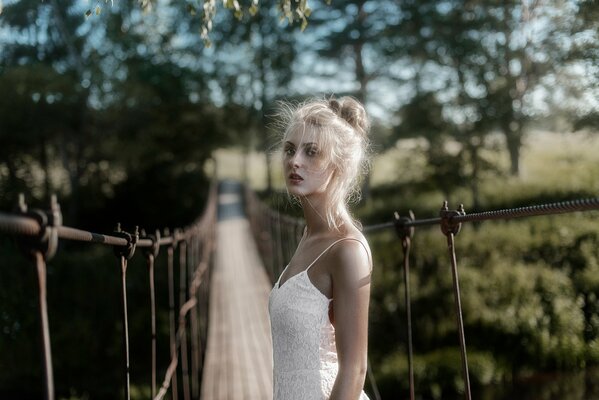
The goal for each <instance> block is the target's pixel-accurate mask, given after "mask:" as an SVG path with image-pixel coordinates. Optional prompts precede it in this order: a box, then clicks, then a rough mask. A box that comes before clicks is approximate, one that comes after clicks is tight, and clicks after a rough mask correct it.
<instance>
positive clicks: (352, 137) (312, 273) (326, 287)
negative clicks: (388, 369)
mask: <svg viewBox="0 0 599 400" xmlns="http://www.w3.org/2000/svg"><path fill="white" fill-rule="evenodd" d="M288 111H289V112H288V113H287V114H288V115H287V117H288V118H287V121H286V129H285V131H284V137H283V143H282V145H283V169H284V173H285V182H286V185H287V190H288V192H289V193H290V194H291V195H292V196H294V197H295V198H297V199H298V200H299V202H300V203H301V206H302V209H303V213H304V218H305V222H306V229H305V230H304V234H303V237H302V239H301V240H300V243H299V245H298V247H297V249H296V251H295V254H294V255H293V257H292V258H291V260H290V262H289V264H288V265H287V267H286V268H285V270H284V271H283V273H282V274H281V276H280V277H279V280H278V281H277V283H276V284H275V286H274V287H273V289H272V291H271V294H270V299H269V312H270V321H271V329H272V339H273V358H274V374H273V375H274V400H320V399H323V400H324V399H329V400H358V399H360V400H367V399H368V397H367V396H366V394H365V393H364V392H363V391H362V387H363V385H364V379H365V376H366V360H367V342H368V304H369V296H370V273H371V257H370V250H369V248H368V244H367V241H366V239H365V238H364V236H363V235H362V233H361V232H360V229H359V224H358V223H357V222H356V221H354V220H353V219H352V217H351V215H350V213H349V211H348V208H347V204H348V202H349V200H350V199H351V198H352V197H355V196H356V195H357V194H358V184H359V177H360V175H361V174H360V172H361V171H362V170H363V169H364V168H363V166H364V165H365V158H366V157H365V155H366V148H367V143H368V140H367V134H368V130H369V121H368V118H367V115H366V112H365V110H364V107H363V106H362V105H361V104H360V103H359V102H358V101H356V100H355V99H353V98H350V97H343V98H341V99H339V100H334V99H331V100H311V101H309V102H306V103H304V104H302V105H300V106H298V107H296V108H294V109H290V110H288Z"/></svg>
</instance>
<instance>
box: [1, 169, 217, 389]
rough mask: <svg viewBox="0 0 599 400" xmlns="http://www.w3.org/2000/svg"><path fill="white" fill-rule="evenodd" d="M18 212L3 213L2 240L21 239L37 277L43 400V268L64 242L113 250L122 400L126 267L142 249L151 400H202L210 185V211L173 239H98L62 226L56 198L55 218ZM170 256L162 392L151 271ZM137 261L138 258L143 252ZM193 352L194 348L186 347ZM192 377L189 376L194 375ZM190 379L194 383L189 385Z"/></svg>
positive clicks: (212, 193) (212, 194) (48, 369)
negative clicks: (167, 397) (117, 279)
mask: <svg viewBox="0 0 599 400" xmlns="http://www.w3.org/2000/svg"><path fill="white" fill-rule="evenodd" d="M18 209H19V212H18V213H17V214H8V213H3V212H0V233H4V234H9V235H13V236H16V237H17V238H18V243H19V247H20V248H21V250H22V251H23V253H24V254H25V255H26V256H27V258H29V259H30V260H31V262H32V263H33V265H34V266H35V268H36V271H37V276H38V295H39V318H40V321H41V336H42V347H43V365H44V380H45V385H44V393H45V398H46V399H47V400H53V399H54V398H55V390H54V377H53V368H52V350H51V345H50V327H49V323H48V312H49V311H48V304H47V288H46V281H47V275H46V267H47V262H49V261H50V260H51V259H52V257H53V256H54V255H55V253H56V251H57V248H58V243H59V241H60V240H71V241H79V242H88V243H96V244H101V245H107V246H112V247H113V249H114V253H115V256H116V258H117V262H118V267H119V269H118V271H119V275H120V286H121V290H120V292H121V306H122V309H121V311H122V326H123V329H122V332H123V333H122V335H123V336H122V344H123V380H124V384H123V390H124V396H125V399H127V400H128V399H130V359H129V330H128V316H127V313H128V306H127V265H128V260H130V259H131V258H132V257H133V256H134V254H135V252H136V250H138V249H140V250H141V251H142V254H143V256H144V258H145V260H146V265H147V269H148V276H149V282H150V284H149V286H150V287H149V293H150V295H149V297H150V299H149V305H150V315H151V320H150V321H149V322H150V323H149V329H150V331H151V343H150V344H149V347H150V348H151V360H152V361H151V362H152V378H151V394H152V398H153V399H162V398H164V396H165V395H166V393H167V391H168V390H169V389H171V398H172V399H175V400H176V399H178V398H183V399H184V400H190V399H192V398H193V399H198V398H199V393H200V388H199V382H198V377H200V376H201V373H202V365H203V353H204V349H205V348H206V340H207V329H208V321H207V310H208V309H207V303H208V297H209V281H210V266H211V262H212V254H213V252H214V250H215V240H216V218H217V187H216V181H215V180H213V182H212V184H211V186H210V189H209V195H208V201H207V204H206V207H205V209H204V211H203V213H202V214H201V216H200V217H199V218H197V219H196V221H194V222H193V223H192V224H190V225H189V226H187V227H184V228H177V229H174V230H172V231H169V230H168V229H165V230H164V231H162V232H160V231H159V230H156V232H154V233H146V232H145V231H143V230H139V228H138V227H135V229H134V230H133V231H132V232H127V231H124V230H123V229H122V228H121V226H120V224H119V225H117V227H116V229H115V231H114V232H112V233H110V234H99V233H94V232H89V231H84V230H80V229H77V228H73V227H68V226H64V225H62V215H61V210H60V206H59V204H58V202H57V200H56V197H55V196H52V198H51V204H50V210H48V211H43V210H37V209H29V208H28V206H27V204H26V203H25V201H24V196H22V195H21V196H20V197H19V204H18ZM162 248H166V257H167V271H166V272H167V275H168V278H167V282H168V297H169V300H168V310H169V336H170V357H171V359H170V363H169V365H168V367H167V369H166V373H165V376H164V379H163V380H162V384H161V386H160V388H159V389H158V388H157V379H158V377H157V365H156V352H157V349H156V298H155V292H156V291H155V287H154V273H155V271H154V264H155V261H156V258H157V257H158V256H159V253H160V250H161V249H162ZM176 252H178V260H177V261H178V266H179V285H178V288H176V286H175V282H174V276H175V274H174V269H175V268H176V266H175V254H176ZM138 253H139V252H138ZM177 289H178V292H179V299H178V303H179V309H178V312H177V310H176V309H175V298H176V292H177ZM188 346H189V347H188ZM179 364H180V365H181V376H182V380H183V382H181V384H180V385H178V384H177V374H176V371H177V367H178V365H179ZM190 374H191V375H190ZM190 376H191V379H190Z"/></svg>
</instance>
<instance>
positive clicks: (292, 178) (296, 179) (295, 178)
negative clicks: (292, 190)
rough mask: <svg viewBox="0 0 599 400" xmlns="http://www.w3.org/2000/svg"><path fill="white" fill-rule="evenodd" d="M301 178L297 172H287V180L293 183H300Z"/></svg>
mask: <svg viewBox="0 0 599 400" xmlns="http://www.w3.org/2000/svg"><path fill="white" fill-rule="evenodd" d="M303 180H304V178H302V177H301V176H300V175H298V174H289V181H290V182H291V183H293V184H294V185H297V184H299V183H301V181H303Z"/></svg>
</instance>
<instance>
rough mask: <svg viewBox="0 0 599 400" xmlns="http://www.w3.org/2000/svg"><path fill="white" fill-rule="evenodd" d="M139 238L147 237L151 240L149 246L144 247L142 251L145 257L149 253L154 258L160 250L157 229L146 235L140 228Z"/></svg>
mask: <svg viewBox="0 0 599 400" xmlns="http://www.w3.org/2000/svg"><path fill="white" fill-rule="evenodd" d="M141 238H142V239H149V240H151V241H152V245H151V246H150V247H144V249H143V252H144V254H145V256H146V258H147V257H148V256H150V255H152V256H154V258H156V257H157V256H158V253H159V252H160V243H159V241H160V231H159V230H158V229H156V232H155V233H154V234H153V235H152V234H150V235H146V231H145V230H144V229H142V230H141Z"/></svg>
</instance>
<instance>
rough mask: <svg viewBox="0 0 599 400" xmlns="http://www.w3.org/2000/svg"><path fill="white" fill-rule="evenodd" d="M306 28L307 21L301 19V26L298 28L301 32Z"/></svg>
mask: <svg viewBox="0 0 599 400" xmlns="http://www.w3.org/2000/svg"><path fill="white" fill-rule="evenodd" d="M307 26H308V20H307V19H306V18H302V25H301V26H300V30H301V31H302V32H303V31H304V29H306V27H307Z"/></svg>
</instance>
